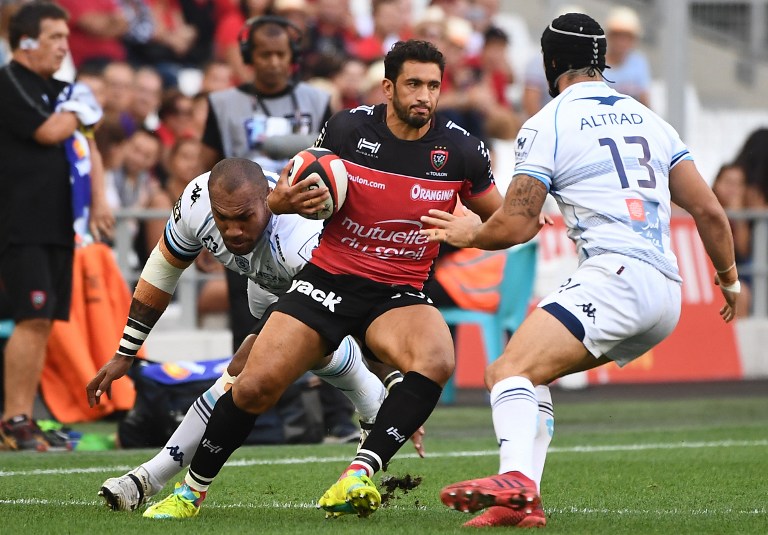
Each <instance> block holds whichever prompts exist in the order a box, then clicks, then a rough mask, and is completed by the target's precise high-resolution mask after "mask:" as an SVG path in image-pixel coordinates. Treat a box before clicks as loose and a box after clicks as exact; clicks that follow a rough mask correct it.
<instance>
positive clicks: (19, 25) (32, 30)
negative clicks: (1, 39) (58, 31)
mask: <svg viewBox="0 0 768 535" xmlns="http://www.w3.org/2000/svg"><path fill="white" fill-rule="evenodd" d="M43 19H53V20H69V14H68V13H67V12H66V11H65V10H64V9H63V8H62V7H61V6H59V5H57V4H54V3H52V2H48V1H35V2H30V3H28V4H24V5H22V6H21V7H20V8H19V10H18V11H17V12H16V13H14V15H13V16H12V17H11V19H10V21H9V22H8V44H9V45H10V47H11V50H16V49H17V48H18V47H19V41H21V37H22V36H23V35H26V36H27V37H31V38H33V39H37V38H38V37H39V36H40V22H41V21H42V20H43Z"/></svg>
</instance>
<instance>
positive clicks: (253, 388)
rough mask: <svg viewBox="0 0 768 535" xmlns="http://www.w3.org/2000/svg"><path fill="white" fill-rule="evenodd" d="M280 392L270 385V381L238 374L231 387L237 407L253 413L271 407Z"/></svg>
mask: <svg viewBox="0 0 768 535" xmlns="http://www.w3.org/2000/svg"><path fill="white" fill-rule="evenodd" d="M281 394H282V392H281V391H280V390H279V389H278V388H275V387H274V386H270V381H268V380H264V379H261V378H255V377H247V376H243V375H240V376H239V377H238V378H237V379H236V381H235V385H234V388H233V389H232V396H233V399H234V401H235V405H237V406H238V408H240V409H242V410H244V411H247V412H251V413H254V414H261V413H263V412H266V411H267V410H268V409H270V408H271V407H273V406H274V405H275V404H276V403H277V400H278V399H279V398H280V395H281Z"/></svg>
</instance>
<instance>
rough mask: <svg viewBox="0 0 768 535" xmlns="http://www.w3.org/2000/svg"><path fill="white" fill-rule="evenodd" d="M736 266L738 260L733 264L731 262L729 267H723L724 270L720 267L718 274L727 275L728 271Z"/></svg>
mask: <svg viewBox="0 0 768 535" xmlns="http://www.w3.org/2000/svg"><path fill="white" fill-rule="evenodd" d="M735 267H736V262H734V263H733V264H731V265H730V266H729V267H727V268H725V269H723V270H722V271H721V270H719V269H718V270H717V274H718V275H725V274H726V273H728V272H729V271H730V270H732V269H733V268H735Z"/></svg>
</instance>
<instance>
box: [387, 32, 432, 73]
mask: <svg viewBox="0 0 768 535" xmlns="http://www.w3.org/2000/svg"><path fill="white" fill-rule="evenodd" d="M406 61H418V62H419V63H435V64H436V65H437V66H438V67H440V76H441V77H442V75H443V71H445V57H444V56H443V53H442V52H440V51H439V50H438V49H437V47H436V46H435V45H433V44H432V43H430V42H429V41H419V40H416V39H409V40H407V41H398V42H397V43H395V44H394V45H392V48H391V49H390V50H389V52H387V55H386V56H385V57H384V78H386V79H387V80H390V81H391V82H393V83H394V82H395V80H397V77H398V76H399V75H400V73H401V72H402V71H403V64H404V63H405V62H406Z"/></svg>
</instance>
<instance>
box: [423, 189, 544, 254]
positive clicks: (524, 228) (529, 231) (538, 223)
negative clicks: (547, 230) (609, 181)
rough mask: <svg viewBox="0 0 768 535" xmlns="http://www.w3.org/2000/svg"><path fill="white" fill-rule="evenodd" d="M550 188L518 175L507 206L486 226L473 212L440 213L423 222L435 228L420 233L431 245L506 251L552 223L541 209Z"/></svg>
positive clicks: (508, 193) (506, 200) (498, 211)
mask: <svg viewBox="0 0 768 535" xmlns="http://www.w3.org/2000/svg"><path fill="white" fill-rule="evenodd" d="M546 196H547V188H546V186H545V185H544V184H543V183H542V182H541V181H540V180H537V179H535V178H533V177H530V176H528V175H517V176H516V177H515V178H514V179H513V181H512V183H511V184H510V185H509V189H507V195H506V197H505V198H504V204H503V205H502V207H501V208H500V209H499V210H496V211H495V212H494V213H493V215H491V217H489V218H488V220H487V221H486V222H485V223H481V219H480V217H478V216H477V214H475V213H474V212H471V211H469V210H467V211H466V215H465V217H456V216H454V215H453V214H449V213H447V212H442V211H440V210H430V211H429V216H428V217H422V218H421V220H422V222H424V223H426V224H427V225H430V226H432V227H434V228H427V229H423V230H420V231H419V233H420V234H423V235H425V236H427V237H428V238H429V240H430V241H437V242H445V243H449V244H451V245H453V246H455V247H476V248H478V249H486V250H489V251H492V250H496V249H506V248H508V247H511V246H513V245H516V244H518V243H524V242H527V241H528V240H530V239H531V238H533V237H534V236H535V235H536V233H537V232H538V231H539V229H540V228H541V227H542V226H543V225H544V224H545V223H551V219H549V218H548V217H547V216H544V215H542V213H541V209H542V207H543V206H544V200H545V199H546Z"/></svg>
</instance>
